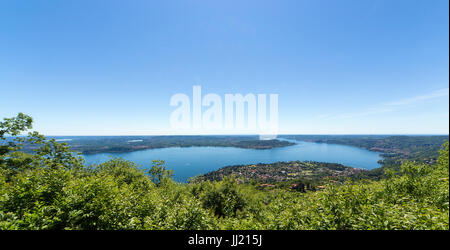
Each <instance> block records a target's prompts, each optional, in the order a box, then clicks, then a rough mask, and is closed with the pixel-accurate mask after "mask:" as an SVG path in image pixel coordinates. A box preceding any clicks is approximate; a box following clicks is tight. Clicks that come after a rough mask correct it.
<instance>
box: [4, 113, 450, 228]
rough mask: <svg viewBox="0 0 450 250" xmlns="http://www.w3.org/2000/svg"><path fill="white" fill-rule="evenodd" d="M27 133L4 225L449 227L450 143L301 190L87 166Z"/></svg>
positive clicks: (13, 127) (127, 166)
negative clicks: (383, 171)
mask: <svg viewBox="0 0 450 250" xmlns="http://www.w3.org/2000/svg"><path fill="white" fill-rule="evenodd" d="M28 121H30V122H28ZM0 125H1V126H0V128H1V131H3V132H2V133H3V134H1V135H5V134H10V135H14V134H15V135H18V134H19V133H20V131H21V130H25V129H28V128H30V127H31V120H30V119H29V118H28V117H27V116H24V115H20V116H18V117H16V118H13V119H9V120H6V121H5V122H2V123H0ZM5 138H6V137H2V140H5ZM23 139H24V138H22V137H20V138H18V140H15V141H16V142H17V143H16V144H15V145H14V147H11V148H10V145H11V144H10V142H11V141H8V142H5V143H4V144H3V145H2V146H4V145H6V146H8V150H4V151H2V152H3V153H2V154H0V156H1V158H0V159H2V162H1V168H0V229H75V230H83V229H95V230H98V229H113V230H115V229H120V230H130V229H149V230H154V229H163V230H172V229H187V230H197V229H276V230H291V229H308V230H310V229H320V230H329V229H339V230H348V229H351V230H359V229H374V230H375V229H377V230H380V229H408V230H411V229H444V230H448V229H449V165H448V164H449V161H448V158H449V151H448V142H447V143H445V144H444V146H443V149H442V150H441V151H440V157H439V158H438V160H437V164H418V163H411V162H405V163H404V164H403V165H402V167H401V169H400V171H399V172H392V171H391V173H388V174H387V176H389V177H388V178H386V179H383V180H380V181H365V182H361V181H356V182H355V181H347V182H345V183H343V184H338V183H334V182H330V183H328V184H326V185H325V189H324V190H321V191H315V192H312V191H308V190H307V191H305V192H296V191H291V190H289V189H287V188H273V189H263V190H261V189H258V188H257V187H255V185H253V184H252V183H243V182H242V180H239V179H236V178H234V177H226V178H224V179H223V180H221V181H202V182H196V183H190V184H180V183H176V182H174V181H172V180H171V176H172V172H171V171H168V170H167V169H166V168H165V166H164V162H163V161H155V162H153V167H152V169H150V171H149V172H148V173H146V172H145V171H144V170H141V169H139V166H137V165H136V164H134V163H133V162H129V161H125V160H122V159H111V160H110V161H107V162H105V163H102V164H99V165H94V166H84V162H83V161H82V160H81V159H80V158H79V157H78V156H75V155H74V154H73V153H72V152H70V151H69V149H68V147H67V145H64V144H59V143H57V142H56V141H54V140H47V139H45V138H44V137H43V136H41V135H39V134H37V133H34V132H33V133H30V134H29V136H28V137H27V138H26V140H28V141H29V143H31V144H33V145H34V146H35V153H34V154H26V153H23V152H20V151H17V150H18V149H17V148H19V147H20V146H18V145H19V142H20V140H23ZM5 148H6V147H3V149H5Z"/></svg>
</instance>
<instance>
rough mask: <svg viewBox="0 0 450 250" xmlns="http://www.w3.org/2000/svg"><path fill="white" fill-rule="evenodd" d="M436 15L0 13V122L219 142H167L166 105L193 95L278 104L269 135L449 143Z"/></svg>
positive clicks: (260, 4)
mask: <svg viewBox="0 0 450 250" xmlns="http://www.w3.org/2000/svg"><path fill="white" fill-rule="evenodd" d="M448 9H449V2H448V1H446V0H438V1H432V2H431V1H415V0H398V1H389V0H378V1H350V0H343V1H333V0H324V1H297V0H282V1H276V2H275V1H256V0H252V1H245V2H244V1H224V2H218V1H187V0H179V1H158V2H156V1H155V2H149V1H144V0H137V1H132V2H124V1H108V4H104V2H103V1H88V0H80V1H71V2H69V1H47V0H36V1H32V2H29V1H5V2H3V3H2V8H1V9H0V55H1V56H0V89H1V93H0V119H3V118H5V117H12V116H15V115H16V114H17V113H18V112H23V113H25V114H28V115H30V116H32V117H33V118H34V120H35V123H34V130H37V131H39V132H41V133H42V134H45V135H53V136H61V135H67V136H76V135H98V136H101V135H161V134H166V135H174V134H180V135H185V134H200V135H201V134H220V133H223V132H221V131H204V130H192V131H187V132H186V131H178V130H173V129H171V128H170V123H169V117H170V114H171V112H172V111H173V110H174V109H175V107H171V106H170V105H169V101H170V98H171V96H172V95H174V94H176V93H185V94H186V95H188V96H192V86H194V85H201V86H202V91H203V93H204V94H208V93H216V94H218V95H220V96H222V97H223V96H224V95H225V94H228V93H230V94H236V93H241V94H244V95H245V94H248V93H253V94H271V93H273V94H278V95H279V104H278V106H279V133H278V134H373V135H381V134H400V135H406V134H408V135H410V134H435V135H448V133H449V70H448V69H449V12H448ZM243 133H244V134H245V133H248V132H245V131H244V132H243ZM232 134H240V133H239V131H234V132H232Z"/></svg>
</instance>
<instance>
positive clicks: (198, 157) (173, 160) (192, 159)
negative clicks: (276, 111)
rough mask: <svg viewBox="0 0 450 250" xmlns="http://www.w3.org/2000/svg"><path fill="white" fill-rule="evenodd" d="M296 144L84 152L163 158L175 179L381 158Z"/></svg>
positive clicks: (145, 163) (147, 160) (146, 161)
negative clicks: (225, 170)
mask: <svg viewBox="0 0 450 250" xmlns="http://www.w3.org/2000/svg"><path fill="white" fill-rule="evenodd" d="M296 143H297V144H296V145H293V146H288V147H280V148H274V149H264V150H258V149H242V148H233V147H185V148H179V147H173V148H161V149H148V150H141V151H135V152H127V153H101V154H93V155H83V157H84V158H85V159H86V162H87V163H88V164H98V163H102V162H105V161H107V160H109V159H111V157H120V158H123V159H126V160H130V161H133V162H135V163H137V164H139V165H141V166H142V168H144V169H148V168H149V167H150V166H151V161H152V160H164V161H165V162H166V166H167V168H168V169H172V170H174V179H175V180H177V181H182V182H186V181H187V179H188V178H189V177H193V176H196V175H199V174H205V173H207V172H210V171H213V170H216V169H219V168H221V167H224V166H230V165H240V164H257V163H273V162H278V161H296V160H299V161H320V162H332V163H341V164H343V165H346V166H350V167H356V168H365V169H373V168H377V167H380V165H379V164H378V161H379V160H381V159H382V158H381V157H380V156H379V154H378V153H376V152H371V151H368V150H364V149H360V148H356V147H351V146H345V145H336V144H325V143H312V142H296Z"/></svg>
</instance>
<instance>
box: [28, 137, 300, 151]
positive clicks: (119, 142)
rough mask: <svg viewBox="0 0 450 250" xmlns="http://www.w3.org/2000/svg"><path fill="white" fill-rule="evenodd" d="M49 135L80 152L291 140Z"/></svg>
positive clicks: (271, 144) (254, 145)
mask: <svg viewBox="0 0 450 250" xmlns="http://www.w3.org/2000/svg"><path fill="white" fill-rule="evenodd" d="M50 138H54V139H55V140H57V141H59V142H66V143H67V144H68V146H69V148H70V149H71V150H73V151H78V152H81V153H83V154H96V153H120V152H132V151H137V150H143V149H154V148H168V147H194V146H197V147H237V148H251V149H270V148H276V147H285V146H290V145H293V144H294V143H291V142H288V141H280V140H259V137H258V136H59V137H50ZM24 150H25V152H32V150H33V145H31V144H26V145H25V146H24Z"/></svg>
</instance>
